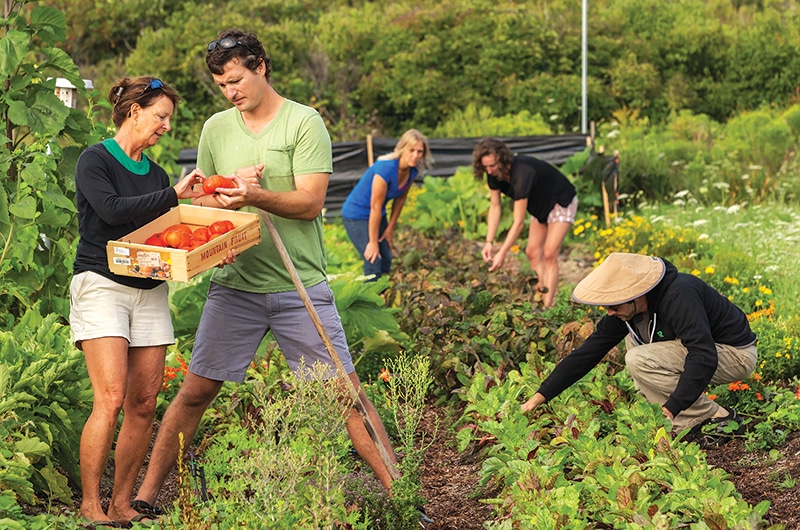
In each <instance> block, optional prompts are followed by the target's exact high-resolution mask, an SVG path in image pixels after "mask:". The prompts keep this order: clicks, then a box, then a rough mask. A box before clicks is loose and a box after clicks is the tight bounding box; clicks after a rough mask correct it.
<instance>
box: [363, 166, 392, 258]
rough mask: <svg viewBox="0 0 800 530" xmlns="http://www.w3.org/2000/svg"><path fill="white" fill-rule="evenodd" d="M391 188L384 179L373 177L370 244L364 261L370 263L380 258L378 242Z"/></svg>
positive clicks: (370, 204)
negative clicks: (384, 205) (384, 207)
mask: <svg viewBox="0 0 800 530" xmlns="http://www.w3.org/2000/svg"><path fill="white" fill-rule="evenodd" d="M388 189H389V186H388V185H387V184H386V181H385V180H383V177H381V176H380V175H377V174H376V175H375V176H373V177H372V194H371V195H370V199H369V242H368V243H367V248H366V249H364V259H365V260H367V261H369V262H370V263H375V260H376V259H378V256H380V250H379V249H378V241H379V238H380V233H379V232H380V229H381V218H382V217H383V204H384V202H385V201H386V192H387V190H388Z"/></svg>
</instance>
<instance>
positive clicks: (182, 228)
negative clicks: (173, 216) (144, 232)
mask: <svg viewBox="0 0 800 530" xmlns="http://www.w3.org/2000/svg"><path fill="white" fill-rule="evenodd" d="M167 230H179V231H181V232H185V233H186V234H187V235H192V227H191V226H189V225H185V224H183V223H178V224H176V225H172V226H168V227H167V228H166V229H164V232H166V231H167Z"/></svg>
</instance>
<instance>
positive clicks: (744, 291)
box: [742, 287, 750, 293]
mask: <svg viewBox="0 0 800 530" xmlns="http://www.w3.org/2000/svg"><path fill="white" fill-rule="evenodd" d="M742 292H743V293H749V292H750V288H749V287H742Z"/></svg>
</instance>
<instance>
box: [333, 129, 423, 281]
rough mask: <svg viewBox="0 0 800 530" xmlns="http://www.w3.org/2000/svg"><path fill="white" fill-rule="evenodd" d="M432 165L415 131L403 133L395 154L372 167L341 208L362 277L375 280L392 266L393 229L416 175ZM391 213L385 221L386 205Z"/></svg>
mask: <svg viewBox="0 0 800 530" xmlns="http://www.w3.org/2000/svg"><path fill="white" fill-rule="evenodd" d="M432 163H433V157H432V156H431V152H430V149H429V148H428V140H427V138H425V136H423V135H422V133H421V132H419V131H417V130H416V129H409V130H407V131H406V132H404V133H403V135H402V136H401V137H400V140H398V142H397V145H395V148H394V151H392V152H391V153H389V154H387V155H383V156H381V157H379V158H378V160H377V161H376V162H375V163H374V164H372V165H371V166H370V167H369V168H368V169H367V171H366V172H365V173H364V175H362V176H361V179H360V180H359V181H358V183H357V184H356V186H355V188H353V190H352V191H351V192H350V194H349V195H348V196H347V199H345V201H344V205H343V206H342V221H343V224H344V228H345V230H347V235H348V237H350V240H351V241H352V242H353V245H355V247H356V250H358V254H359V255H360V256H362V258H363V259H364V274H365V275H367V276H369V275H373V276H374V277H375V278H378V277H380V276H381V275H382V274H388V273H389V271H390V270H391V267H392V250H391V247H392V246H393V236H394V227H395V226H396V225H397V220H398V219H399V218H400V212H402V211H403V205H404V204H405V202H406V197H408V192H409V190H411V183H413V182H414V179H415V178H417V176H418V174H419V173H420V172H421V171H422V172H424V171H425V170H426V169H427V168H428V167H430V165H431V164H432ZM390 200H391V201H392V214H391V217H390V218H389V220H388V221H387V220H386V205H387V204H388V202H389V201H390Z"/></svg>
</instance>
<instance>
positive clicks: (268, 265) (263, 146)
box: [197, 99, 333, 293]
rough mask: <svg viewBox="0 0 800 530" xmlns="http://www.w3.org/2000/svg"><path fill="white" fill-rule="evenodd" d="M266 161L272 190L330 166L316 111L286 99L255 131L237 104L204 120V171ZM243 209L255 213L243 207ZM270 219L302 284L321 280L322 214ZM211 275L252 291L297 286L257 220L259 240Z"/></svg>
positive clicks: (226, 171)
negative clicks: (301, 217) (259, 128)
mask: <svg viewBox="0 0 800 530" xmlns="http://www.w3.org/2000/svg"><path fill="white" fill-rule="evenodd" d="M260 163H264V171H263V172H262V173H263V178H262V179H261V186H262V187H263V188H264V189H267V190H270V191H276V192H288V191H293V190H295V189H296V187H295V176H296V175H307V174H311V173H326V174H327V175H326V176H325V178H327V177H328V176H329V174H330V173H331V172H332V171H333V161H332V154H331V139H330V136H329V135H328V130H327V129H326V128H325V123H324V122H323V121H322V118H321V117H320V115H319V113H318V112H317V111H316V110H314V109H312V108H310V107H307V106H305V105H301V104H299V103H296V102H294V101H290V100H288V99H286V100H284V101H283V104H282V105H281V108H280V110H279V111H278V114H277V115H276V116H275V118H274V119H273V120H272V121H271V122H270V123H269V124H268V125H267V126H266V127H265V128H264V129H263V130H262V131H260V132H259V133H258V134H254V133H253V132H252V131H250V130H249V129H248V128H247V127H246V126H245V124H244V121H243V120H242V116H241V113H240V112H239V110H238V109H236V108H231V109H228V110H225V111H222V112H219V113H217V114H215V115H213V116H212V117H211V118H209V119H208V120H207V121H206V123H205V124H204V125H203V130H202V132H201V134H200V142H199V144H198V147H197V166H198V167H199V168H200V169H202V170H203V173H205V174H206V175H207V176H210V175H214V174H220V175H231V174H233V173H234V172H235V171H236V170H237V169H240V168H243V167H248V166H253V165H256V164H260ZM242 211H251V212H256V213H257V212H258V210H257V209H256V208H254V207H249V206H246V207H244V208H242ZM272 220H273V222H274V224H275V227H276V228H277V230H278V233H279V234H280V236H281V240H282V241H283V244H284V245H285V246H286V250H287V252H288V254H289V256H290V257H291V258H292V262H293V263H294V266H295V268H296V269H297V273H298V276H299V277H300V280H301V281H302V282H303V285H304V286H305V287H311V286H313V285H316V284H318V283H320V282H322V281H325V280H326V278H327V276H326V267H327V258H326V256H325V245H324V240H323V232H322V215H321V214H320V215H318V216H317V218H316V219H314V220H313V221H303V220H298V219H286V218H282V217H279V216H277V215H272ZM211 280H212V281H213V282H215V283H219V284H220V285H224V286H226V287H230V288H232V289H238V290H241V291H246V292H251V293H279V292H287V291H294V290H295V286H294V282H292V279H291V277H290V276H289V273H288V271H287V270H286V267H285V265H284V264H283V261H282V259H281V257H280V254H279V253H278V249H277V247H276V246H275V243H274V241H273V240H272V238H271V237H270V234H269V232H268V231H267V228H266V226H264V221H263V220H261V242H260V243H259V244H258V245H256V246H254V247H251V248H250V249H248V250H245V251H244V252H242V254H241V255H239V256H237V257H236V262H234V263H233V264H231V265H227V266H225V267H223V268H221V269H215V270H214V272H213V274H212V277H211Z"/></svg>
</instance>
